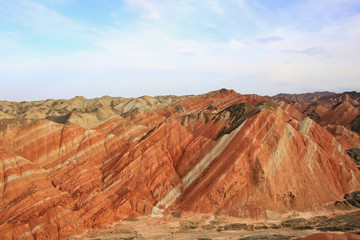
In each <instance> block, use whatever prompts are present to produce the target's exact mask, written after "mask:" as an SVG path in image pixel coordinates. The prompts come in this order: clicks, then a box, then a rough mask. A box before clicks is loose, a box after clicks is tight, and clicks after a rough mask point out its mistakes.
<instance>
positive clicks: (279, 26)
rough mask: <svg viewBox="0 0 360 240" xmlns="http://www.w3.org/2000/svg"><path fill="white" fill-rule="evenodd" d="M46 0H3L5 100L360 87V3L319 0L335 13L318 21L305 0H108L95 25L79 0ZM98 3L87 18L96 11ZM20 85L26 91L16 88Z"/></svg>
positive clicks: (0, 31) (0, 77) (0, 51)
mask: <svg viewBox="0 0 360 240" xmlns="http://www.w3.org/2000/svg"><path fill="white" fill-rule="evenodd" d="M49 1H60V3H53V4H61V0H41V1H40V0H39V1H37V0H14V1H5V0H0V13H1V14H0V20H1V21H0V43H1V47H0V81H3V82H4V83H6V84H2V89H3V94H4V95H3V98H8V99H16V100H24V99H25V100H26V99H34V98H37V99H38V98H49V97H58V98H61V97H72V96H73V95H80V94H82V95H85V96H87V97H94V96H101V95H105V94H108V95H117V96H138V95H143V94H153V95H158V94H168V93H173V94H186V93H189V92H191V93H201V92H205V91H208V90H211V89H214V88H221V87H228V88H234V89H235V90H237V91H240V92H245V93H259V94H270V95H271V94H275V93H277V92H279V91H281V92H294V91H297V92H300V91H301V90H302V89H304V86H307V87H309V86H310V87H313V88H314V89H321V88H324V89H328V90H331V89H336V88H338V86H339V84H340V83H341V86H342V87H349V88H350V87H354V86H358V79H359V77H360V70H359V68H358V66H357V65H358V64H357V63H358V62H360V46H359V44H358V42H359V39H360V15H359V12H360V11H358V12H356V11H355V10H354V8H352V9H350V8H349V6H358V7H360V3H359V1H352V2H353V3H351V4H352V5H351V4H350V3H348V1H347V2H346V3H342V2H343V1H339V0H331V1H329V2H325V1H323V0H320V2H322V4H324V6H323V8H324V9H327V10H328V11H329V12H331V14H328V15H327V17H323V16H322V15H321V16H318V17H319V18H320V19H319V21H317V22H316V26H315V27H314V26H313V24H311V23H312V22H314V21H315V20H316V18H317V16H316V14H317V13H319V12H320V11H323V10H322V9H321V8H320V4H319V5H318V4H317V3H314V2H317V1H310V0H307V1H304V2H303V5H301V6H300V5H298V4H297V3H295V4H294V3H287V4H286V6H284V5H282V4H283V3H280V2H281V1H279V3H277V4H278V6H269V3H268V1H266V2H265V0H264V1H261V0H257V1H256V2H255V1H251V2H250V1H235V0H229V1H220V0H206V1H197V0H184V1H172V0H164V1H155V0H147V1H145V0H126V1H124V4H119V2H118V1H111V0H108V1H107V2H109V3H110V4H109V6H111V7H109V8H108V9H105V10H104V12H105V13H106V16H108V17H109V19H108V20H107V21H105V20H104V19H101V18H99V22H96V23H95V24H93V22H91V21H89V22H86V21H85V20H86V18H85V17H84V16H82V17H83V18H82V20H81V21H80V20H79V19H77V18H74V17H73V15H71V14H70V13H73V12H74V9H71V8H72V7H73V6H75V7H79V8H81V7H83V6H82V5H81V4H84V3H83V2H82V1H77V0H66V1H69V2H68V3H63V4H69V6H71V7H69V8H66V7H65V6H62V7H59V8H55V7H51V5H49V4H48V2H49ZM88 4H90V3H88ZM92 4H95V3H94V2H92ZM96 4H99V3H96ZM96 4H95V5H94V6H92V8H91V9H90V10H91V11H94V13H93V15H92V14H88V15H89V17H92V16H95V15H96V13H97V12H96V11H97V10H96V9H97V7H98V6H97V5H96ZM274 4H275V3H274ZM314 4H316V6H315V5H314ZM356 4H357V5H356ZM101 6H103V5H101ZM312 7H313V8H314V9H313V8H312ZM333 7H340V8H341V9H342V10H341V11H343V12H344V13H347V14H340V13H339V12H338V10H332V8H333ZM62 9H71V11H70V12H66V11H65V10H62ZM75 10H76V9H75ZM306 11H309V13H308V15H306V14H307V12H306ZM282 12H285V13H282ZM91 13H92V12H91ZM334 16H336V19H335V20H336V21H335V20H334ZM101 21H103V22H101ZM8 26H10V27H8ZM66 46H70V47H71V48H70V47H69V49H70V50H69V49H67V50H66V51H64V49H63V48H64V47H66ZM46 49H50V50H52V51H46ZM327 56H331V57H327ZM344 79H345V80H344ZM279 83H281V84H279ZM54 86H55V88H56V89H55V88H54ZM20 87H22V88H28V89H30V90H29V91H24V92H23V93H21V95H17V94H15V93H16V92H17V91H15V90H14V89H20ZM40 89H41V91H40ZM45 94H47V95H45Z"/></svg>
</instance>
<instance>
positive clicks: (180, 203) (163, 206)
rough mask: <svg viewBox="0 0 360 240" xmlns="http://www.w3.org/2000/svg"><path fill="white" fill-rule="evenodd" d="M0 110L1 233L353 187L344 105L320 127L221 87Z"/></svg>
mask: <svg viewBox="0 0 360 240" xmlns="http://www.w3.org/2000/svg"><path fill="white" fill-rule="evenodd" d="M264 100H266V101H264ZM333 105H335V104H333ZM0 107H1V108H0V113H1V115H0V116H1V118H6V119H2V120H0V164H1V166H0V198H1V202H0V235H1V236H4V238H5V239H41V238H42V239H59V238H60V239H64V238H66V237H68V236H71V235H74V234H76V233H79V232H81V231H83V230H85V229H88V228H92V227H95V226H102V225H103V224H106V223H112V222H115V221H118V220H121V219H123V218H126V217H135V216H138V215H150V214H152V215H161V214H163V213H164V212H166V211H170V210H176V211H178V210H186V211H199V212H204V213H218V214H227V215H231V216H238V217H251V218H266V219H275V218H280V217H281V214H283V213H287V212H294V211H299V212H302V211H332V210H333V208H334V204H333V203H334V202H335V201H341V200H342V198H343V196H344V195H345V194H346V193H350V192H353V191H357V190H360V185H359V184H360V173H359V170H358V169H357V168H356V166H355V164H354V161H353V160H352V159H351V158H350V157H349V155H348V154H347V153H346V152H345V150H347V149H348V148H355V147H359V146H358V144H359V143H360V142H359V138H358V135H357V133H355V132H353V131H351V122H352V121H353V119H354V118H355V117H356V116H358V115H359V114H358V113H356V111H358V109H357V108H356V107H355V106H353V105H347V103H346V102H345V103H342V104H340V105H338V106H337V107H336V108H334V109H331V110H330V111H335V110H336V111H337V112H332V114H330V113H328V114H324V115H323V116H322V118H320V120H323V121H324V123H325V125H326V129H325V128H322V127H321V126H320V125H319V124H318V123H317V122H315V121H313V120H311V119H310V118H308V117H306V114H302V113H301V112H299V111H298V110H297V109H296V108H295V107H294V106H293V105H291V104H289V103H285V102H283V101H279V100H278V99H275V98H274V99H272V98H263V97H261V96H257V95H241V94H238V93H236V92H234V91H233V90H226V89H222V90H219V91H214V92H210V93H207V94H203V95H198V96H184V97H176V96H162V97H148V96H144V97H141V98H136V99H125V98H111V97H103V98H98V99H85V98H83V97H76V98H74V99H70V100H46V101H39V102H23V103H8V102H1V103H0ZM317 109H318V108H317ZM342 114H345V115H346V116H342ZM356 114H357V115H356ZM331 116H334V117H336V118H337V117H339V118H341V119H340V120H338V119H335V120H334V119H332V118H331ZM331 123H333V124H335V125H331ZM329 124H330V125H329ZM325 125H324V126H325ZM334 136H335V137H334Z"/></svg>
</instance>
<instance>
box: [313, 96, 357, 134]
mask: <svg viewBox="0 0 360 240" xmlns="http://www.w3.org/2000/svg"><path fill="white" fill-rule="evenodd" d="M359 114H360V111H359V110H358V109H357V108H355V107H354V106H353V105H351V104H350V103H349V102H339V103H338V104H337V105H335V106H334V107H333V108H332V109H331V110H329V111H328V112H326V113H325V114H324V115H323V117H321V118H320V119H319V124H320V125H321V126H325V125H342V126H345V127H347V128H350V125H351V122H352V121H353V120H354V119H355V118H356V117H357V116H358V115H359Z"/></svg>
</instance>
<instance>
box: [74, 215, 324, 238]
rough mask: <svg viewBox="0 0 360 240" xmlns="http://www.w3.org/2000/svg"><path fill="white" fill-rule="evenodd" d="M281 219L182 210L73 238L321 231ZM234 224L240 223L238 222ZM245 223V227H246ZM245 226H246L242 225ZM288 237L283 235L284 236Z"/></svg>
mask: <svg viewBox="0 0 360 240" xmlns="http://www.w3.org/2000/svg"><path fill="white" fill-rule="evenodd" d="M280 223H281V222H280V221H266V222H261V221H254V220H250V219H239V218H234V217H228V216H214V215H206V214H195V213H182V214H181V217H178V216H176V217H174V216H172V215H171V214H168V215H165V216H163V217H150V216H144V217H138V218H129V219H123V220H122V221H119V222H116V223H113V224H110V225H106V226H101V227H99V228H98V229H91V230H89V231H87V232H84V233H83V234H81V235H78V236H73V237H71V238H69V239H71V240H74V239H204V240H205V239H206V240H208V239H240V238H242V237H249V236H253V237H254V239H257V237H259V239H263V238H260V236H264V235H266V236H272V235H278V237H276V236H273V238H272V239H301V238H302V237H305V236H308V235H310V234H313V233H316V232H319V231H318V230H314V229H302V230H293V229H291V228H284V227H281V228H279V226H280ZM234 224H237V225H235V226H234ZM245 224H246V225H245ZM244 226H245V227H244ZM241 228H243V229H241ZM279 235H281V236H284V237H287V238H281V236H279Z"/></svg>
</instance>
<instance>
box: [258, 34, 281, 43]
mask: <svg viewBox="0 0 360 240" xmlns="http://www.w3.org/2000/svg"><path fill="white" fill-rule="evenodd" d="M282 40H283V39H282V38H281V37H277V36H271V37H264V38H258V39H256V41H257V42H258V43H265V44H266V43H272V42H280V41H282Z"/></svg>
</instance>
